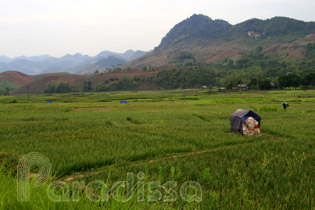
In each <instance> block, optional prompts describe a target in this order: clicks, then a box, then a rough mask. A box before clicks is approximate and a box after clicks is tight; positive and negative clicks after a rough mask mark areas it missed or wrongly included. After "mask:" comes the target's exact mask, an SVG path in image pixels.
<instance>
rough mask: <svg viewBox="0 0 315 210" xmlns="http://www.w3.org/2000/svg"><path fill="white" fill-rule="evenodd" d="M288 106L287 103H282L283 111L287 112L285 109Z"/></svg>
mask: <svg viewBox="0 0 315 210" xmlns="http://www.w3.org/2000/svg"><path fill="white" fill-rule="evenodd" d="M288 106H289V104H288V103H287V102H283V103H282V107H283V109H284V110H287V107H288Z"/></svg>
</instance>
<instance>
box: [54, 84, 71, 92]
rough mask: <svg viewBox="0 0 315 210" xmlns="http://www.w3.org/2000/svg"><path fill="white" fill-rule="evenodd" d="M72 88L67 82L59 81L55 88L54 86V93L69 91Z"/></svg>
mask: <svg viewBox="0 0 315 210" xmlns="http://www.w3.org/2000/svg"><path fill="white" fill-rule="evenodd" d="M71 91H72V90H71V88H70V85H69V83H68V82H67V83H63V82H61V83H59V84H58V86H57V88H56V93H70V92H71Z"/></svg>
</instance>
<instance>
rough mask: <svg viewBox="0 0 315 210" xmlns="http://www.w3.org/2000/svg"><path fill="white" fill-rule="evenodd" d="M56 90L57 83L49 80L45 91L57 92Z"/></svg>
mask: <svg viewBox="0 0 315 210" xmlns="http://www.w3.org/2000/svg"><path fill="white" fill-rule="evenodd" d="M55 92H56V85H55V82H54V81H52V82H49V83H48V86H47V88H46V89H45V90H44V93H46V94H47V93H55Z"/></svg>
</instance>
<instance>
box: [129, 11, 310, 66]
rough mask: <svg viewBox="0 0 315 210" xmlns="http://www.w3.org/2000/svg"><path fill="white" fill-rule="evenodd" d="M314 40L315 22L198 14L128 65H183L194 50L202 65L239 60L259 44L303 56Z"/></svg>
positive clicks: (272, 51) (280, 52)
mask: <svg viewBox="0 0 315 210" xmlns="http://www.w3.org/2000/svg"><path fill="white" fill-rule="evenodd" d="M314 41H315V22H303V21H299V20H295V19H291V18H286V17H274V18H271V19H267V20H260V19H255V18H254V19H250V20H247V21H245V22H242V23H239V24H236V25H232V24H230V23H228V22H227V21H224V20H213V19H211V18H210V17H207V16H205V15H196V14H195V15H193V16H191V17H190V18H187V19H186V20H184V21H182V22H180V23H178V24H177V25H175V26H174V27H173V28H172V29H171V30H170V32H169V33H167V34H166V36H165V37H164V38H163V39H162V41H161V43H160V45H159V46H158V47H156V48H155V49H154V51H153V52H151V53H148V54H147V55H145V56H143V57H141V58H138V59H135V60H133V61H131V62H128V63H127V64H126V66H128V67H130V68H131V69H134V70H135V71H136V70H137V69H141V68H143V67H146V66H147V67H148V66H150V67H160V68H170V67H174V66H176V65H178V64H180V63H178V57H180V55H181V53H183V52H184V53H187V52H188V53H190V54H191V55H192V56H193V57H194V61H193V62H195V63H199V64H209V63H213V62H216V61H220V60H222V59H225V58H229V59H232V60H237V59H239V58H240V57H241V56H242V55H244V54H246V53H249V52H252V51H254V50H255V49H256V48H257V47H262V52H263V53H264V54H277V55H280V56H282V57H285V58H287V59H288V58H294V59H302V58H304V57H305V49H306V45H307V43H312V42H314ZM179 60H180V59H179ZM183 60H185V59H183Z"/></svg>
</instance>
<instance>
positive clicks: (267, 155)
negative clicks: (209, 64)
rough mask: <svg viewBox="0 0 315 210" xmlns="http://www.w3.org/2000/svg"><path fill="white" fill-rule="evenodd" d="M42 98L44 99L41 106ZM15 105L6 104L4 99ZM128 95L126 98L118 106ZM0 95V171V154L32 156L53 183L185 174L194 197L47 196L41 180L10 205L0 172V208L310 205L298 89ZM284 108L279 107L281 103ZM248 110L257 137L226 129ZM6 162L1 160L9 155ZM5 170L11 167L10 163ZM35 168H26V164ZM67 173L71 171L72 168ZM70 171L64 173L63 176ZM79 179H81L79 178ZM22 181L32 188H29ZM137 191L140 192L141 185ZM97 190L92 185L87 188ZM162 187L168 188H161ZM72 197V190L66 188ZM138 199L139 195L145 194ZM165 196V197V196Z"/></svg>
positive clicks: (12, 188)
mask: <svg viewBox="0 0 315 210" xmlns="http://www.w3.org/2000/svg"><path fill="white" fill-rule="evenodd" d="M47 99H50V100H52V103H51V104H47V103H46V101H47ZM12 100H15V101H17V103H15V104H12V103H9V102H10V101H12ZM120 100H128V102H129V103H128V104H120V103H119V102H120ZM30 101H31V102H30V103H26V102H27V97H26V96H25V95H16V96H1V97H0V104H1V106H0V114H1V119H2V120H1V122H0V127H1V129H0V137H1V141H0V148H1V149H0V153H2V154H3V152H4V153H5V155H0V162H1V163H2V164H0V165H1V166H0V168H1V167H3V164H4V163H6V161H3V160H4V159H3V157H9V158H10V157H17V159H18V158H19V157H21V156H22V155H24V154H26V153H28V152H34V151H36V152H40V153H42V154H44V155H45V156H47V157H48V158H49V159H50V160H51V162H52V165H53V172H54V174H55V175H56V179H58V180H66V178H68V176H70V177H72V178H73V179H72V180H75V181H77V180H81V181H83V180H85V181H86V182H85V183H86V184H87V183H88V182H90V181H94V180H104V182H105V183H106V184H108V186H112V184H113V182H115V181H122V180H125V178H126V174H127V172H134V173H135V174H137V173H139V172H143V173H144V175H145V179H144V182H145V184H147V183H148V182H150V181H160V182H161V183H162V184H164V183H166V182H168V181H176V182H177V183H178V185H177V187H175V186H172V189H174V190H175V191H176V192H177V193H178V192H179V186H181V185H182V184H183V183H184V182H186V181H188V180H191V181H197V182H198V183H200V185H201V186H202V190H203V194H202V201H201V202H199V203H198V202H192V203H188V202H185V201H184V200H182V199H180V198H178V199H177V200H176V201H172V202H163V200H164V199H167V198H170V196H174V195H175V194H173V193H174V191H166V190H164V189H165V188H164V187H165V186H166V185H165V186H163V188H162V187H161V188H159V191H160V192H161V193H162V198H161V201H158V202H148V201H147V200H146V199H145V201H144V202H139V201H137V197H135V198H134V199H132V200H131V201H129V202H126V203H118V202H115V200H114V199H113V197H112V195H111V196H110V198H109V201H107V202H106V201H104V202H96V203H94V202H91V201H89V200H88V199H87V195H86V194H85V191H84V189H83V192H84V193H82V194H80V200H79V202H73V200H70V202H59V203H56V202H52V201H50V200H49V198H48V197H47V185H44V186H43V187H42V188H33V187H31V201H30V202H17V201H16V197H17V196H16V195H17V192H16V190H17V187H16V177H15V175H14V174H13V175H12V174H11V173H8V171H7V168H8V167H12V163H16V161H10V162H9V164H5V169H3V168H1V169H0V183H1V185H0V198H1V199H0V208H1V209H8V208H10V209H64V208H66V209H87V208H89V209H100V208H106V209H172V210H174V209H187V210H188V209H189V210H190V209H311V208H312V207H313V206H314V196H315V195H314V189H313V186H314V183H315V180H314V177H315V174H314V172H315V168H314V164H313V163H314V146H315V145H314V138H313V137H314V134H315V133H314V128H313V127H312V126H310V125H312V124H313V122H314V120H315V118H314V112H315V110H314V103H315V93H314V91H312V90H308V91H269V92H267V91H265V92H262V91H259V92H243V93H233V92H232V93H218V94H209V93H208V90H203V91H198V90H186V91H183V90H176V91H174V90H172V91H144V92H137V93H133V92H110V93H106V94H105V93H87V94H58V95H57V94H56V95H53V96H51V95H50V96H45V95H31V96H30ZM283 101H287V102H288V103H289V104H290V107H289V109H288V110H287V111H284V110H282V107H281V102H283ZM237 108H249V109H252V110H254V111H256V112H257V113H258V114H259V115H260V116H261V117H262V127H261V129H262V133H263V135H262V136H260V137H245V136H242V135H237V134H231V133H230V132H229V115H230V114H231V113H232V112H234V111H235V110H236V109H237ZM9 160H10V159H9ZM12 168H13V169H14V166H13V167H12ZM34 170H36V168H35V169H34ZM74 172H78V174H75V173H74ZM73 173H74V174H73ZM79 175H84V176H79ZM67 182H68V184H69V186H70V187H72V184H71V179H70V181H67ZM31 186H32V185H31ZM145 189H146V191H145V192H146V193H147V192H148V191H147V187H146V188H145ZM97 192H98V191H95V193H97ZM171 192H173V193H172V194H171ZM72 195H73V194H72ZM146 198H147V197H146ZM171 198H172V197H171Z"/></svg>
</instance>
